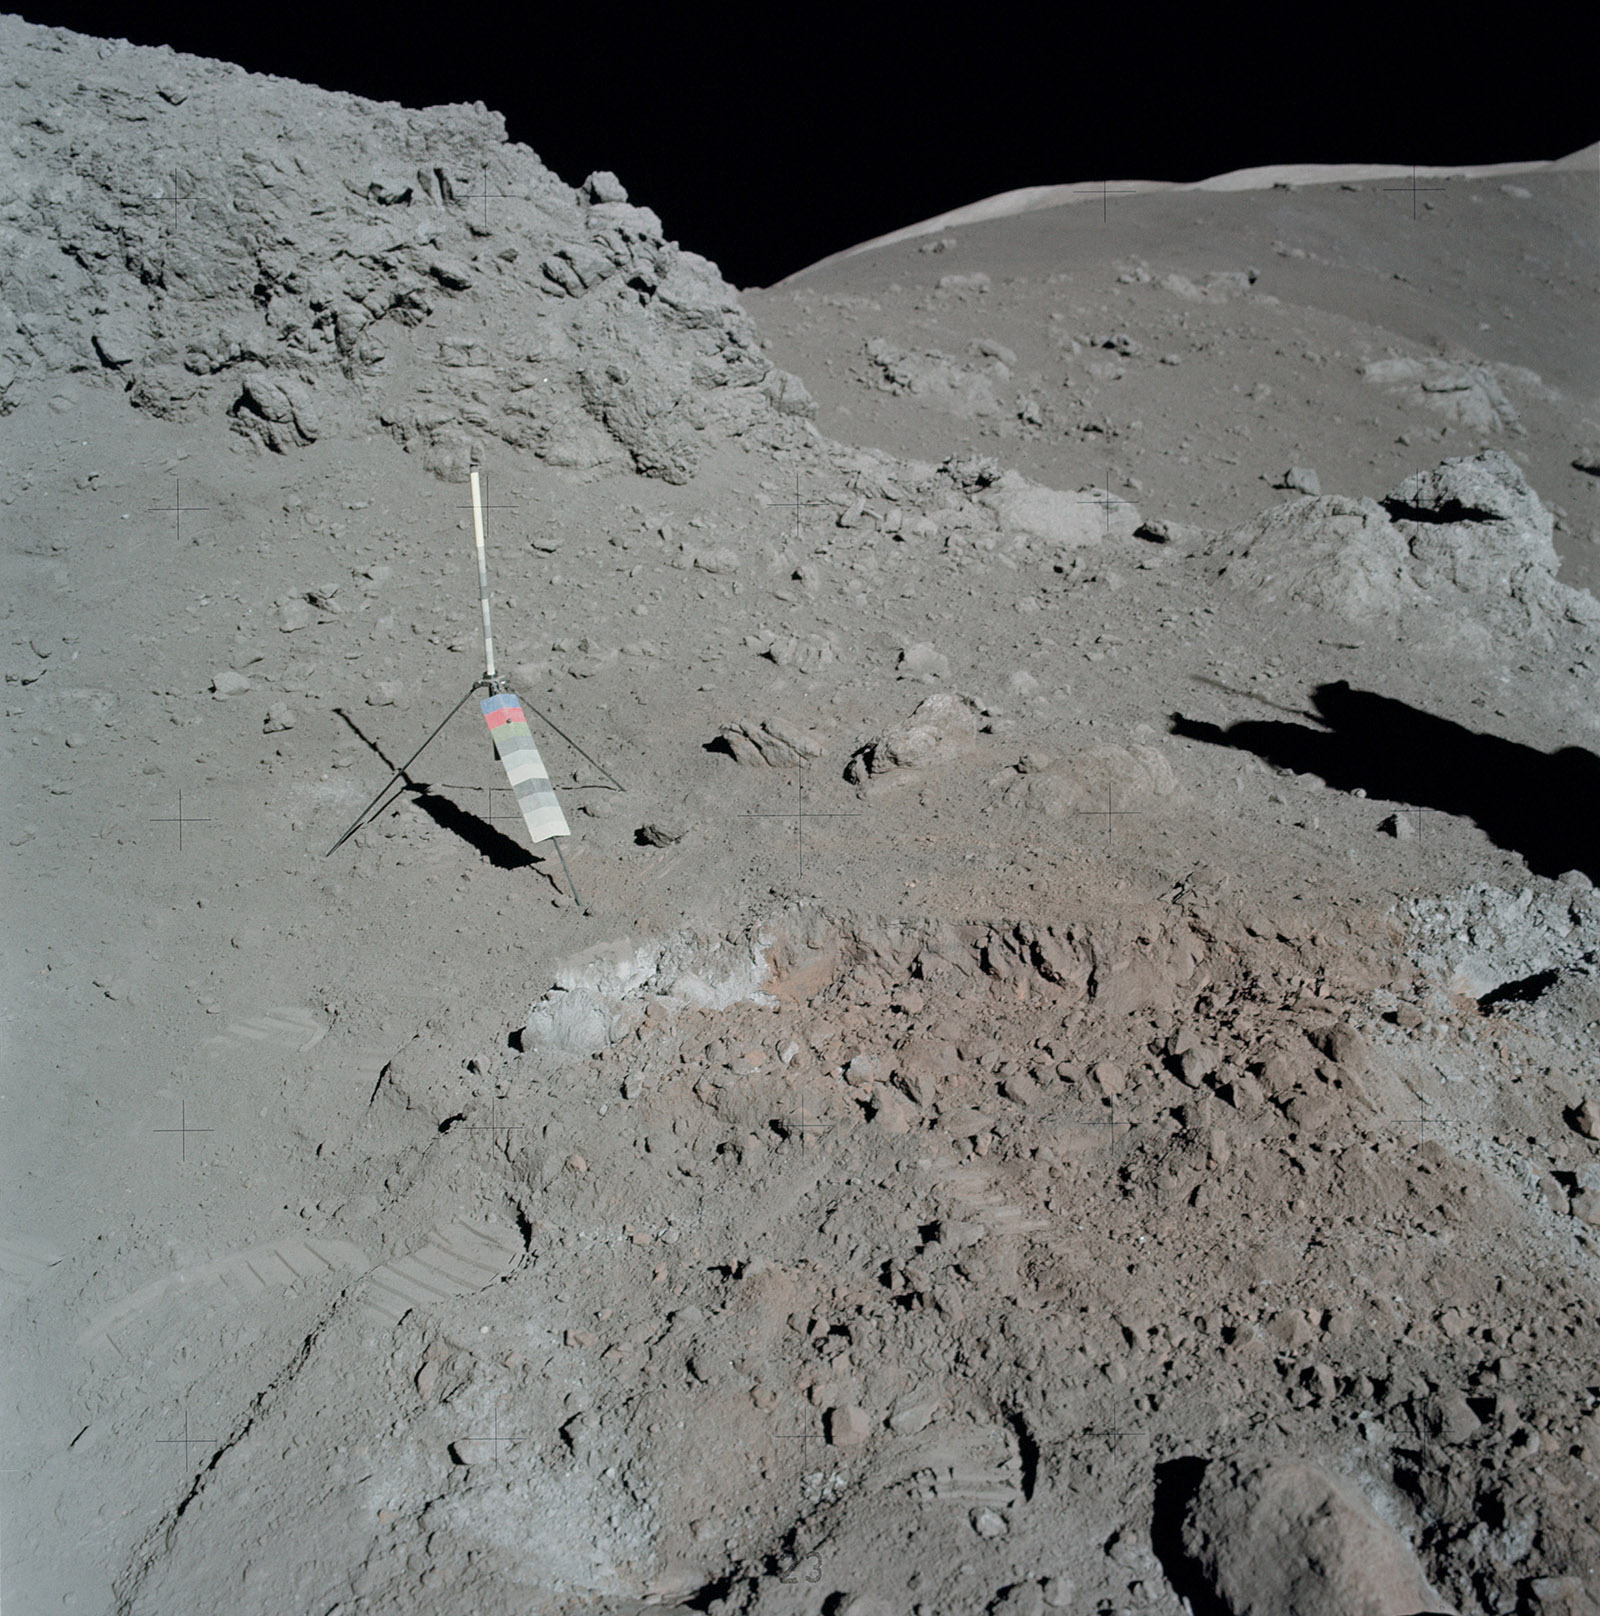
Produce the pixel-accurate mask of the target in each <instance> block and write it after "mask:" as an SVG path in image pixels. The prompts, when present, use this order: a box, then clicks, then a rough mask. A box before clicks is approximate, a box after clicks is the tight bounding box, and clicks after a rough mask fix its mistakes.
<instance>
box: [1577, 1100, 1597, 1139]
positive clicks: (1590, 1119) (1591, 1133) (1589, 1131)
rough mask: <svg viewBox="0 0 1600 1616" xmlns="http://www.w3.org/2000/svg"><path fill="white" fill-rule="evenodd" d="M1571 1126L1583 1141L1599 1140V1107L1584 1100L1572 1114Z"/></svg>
mask: <svg viewBox="0 0 1600 1616" xmlns="http://www.w3.org/2000/svg"><path fill="white" fill-rule="evenodd" d="M1572 1126H1573V1127H1574V1128H1576V1129H1577V1130H1578V1132H1579V1133H1581V1134H1582V1135H1583V1137H1584V1138H1585V1139H1600V1107H1597V1106H1596V1105H1595V1103H1594V1101H1593V1100H1591V1099H1585V1100H1584V1102H1583V1104H1582V1105H1580V1106H1579V1107H1578V1109H1577V1110H1576V1111H1574V1112H1573V1114H1572Z"/></svg>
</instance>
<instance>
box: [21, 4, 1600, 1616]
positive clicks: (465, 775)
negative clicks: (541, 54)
mask: <svg viewBox="0 0 1600 1616" xmlns="http://www.w3.org/2000/svg"><path fill="white" fill-rule="evenodd" d="M0 60H3V61H4V63H5V68H4V75H3V79H4V82H3V83H0V117H3V122H4V128H5V147H4V150H3V153H0V468H3V475H0V531H3V534H4V546H3V552H0V553H3V558H4V560H3V564H4V573H5V578H4V591H3V602H4V603H3V608H0V610H3V615H4V621H5V629H6V632H5V635H4V672H5V703H6V707H5V736H4V741H3V746H4V753H5V804H6V816H5V842H6V853H7V858H6V868H7V880H6V913H7V927H6V940H7V977H6V985H7V992H6V1018H7V1019H6V1033H7V1037H6V1053H7V1071H6V1078H5V1084H4V1092H3V1098H4V1105H5V1128H4V1136H5V1175H6V1192H5V1198H4V1207H3V1216H0V1296H3V1315H0V1345H3V1358H0V1361H3V1363H4V1383H5V1399H4V1423H3V1429H0V1599H3V1602H4V1606H5V1609H6V1611H7V1612H8V1613H10V1612H11V1611H15V1612H17V1613H18V1616H34V1613H36V1612H44V1611H56V1610H62V1609H69V1610H75V1611H79V1612H90V1613H94V1616H102V1613H104V1616H110V1613H116V1616H191V1613H199V1612H213V1611H215V1612H228V1613H232V1616H291V1613H293V1616H513V1613H517V1616H521V1613H526V1612H533V1611H538V1612H550V1613H563V1616H565V1613H578V1612H607V1613H612V1616H625V1613H634V1612H638V1611H641V1610H645V1609H679V1610H686V1611H700V1612H706V1613H716V1616H733V1613H739V1616H822V1613H827V1616H901V1613H904V1616H969V1613H985V1616H986V1613H996V1616H1042V1613H1044V1612H1046V1611H1050V1612H1055V1611H1068V1612H1082V1613H1095V1616H1100V1613H1112V1612H1117V1613H1121V1612H1152V1613H1157V1616H1178V1613H1180V1612H1187V1613H1189V1616H1219V1613H1221V1616H1227V1613H1231V1616H1267V1613H1269V1612H1270V1613H1272V1616H1353V1613H1361V1616H1425V1613H1442V1612H1451V1613H1455V1616H1479V1613H1483V1616H1595V1613H1596V1612H1600V1373H1597V1370H1596V1360H1597V1341H1600V1338H1597V1321H1600V1071H1597V1049H1600V894H1597V892H1596V887H1595V883H1596V881H1597V880H1600V830H1597V827H1600V708H1597V704H1596V695H1597V690H1600V604H1597V602H1596V598H1595V594H1594V590H1595V589H1596V587H1597V580H1600V347H1597V345H1596V343H1595V340H1594V333H1595V330H1596V314H1597V301H1600V299H1597V292H1600V284H1597V280H1596V270H1595V262H1596V261H1595V256H1594V243H1595V240H1596V234H1597V226H1600V187H1597V161H1600V152H1597V149H1596V148H1593V147H1591V148H1589V149H1588V150H1587V151H1584V152H1581V153H1577V154H1575V155H1572V156H1568V157H1560V156H1559V154H1545V156H1546V157H1554V158H1555V159H1556V160H1538V161H1534V160H1529V161H1526V162H1507V163H1505V164H1501V165H1497V166H1496V167H1494V168H1491V169H1479V170H1470V171H1469V170H1463V169H1454V170H1449V169H1433V170H1412V169H1411V168H1409V167H1406V166H1401V165H1395V166H1393V167H1386V168H1367V169H1361V170H1355V169H1349V170H1344V169H1339V170H1306V169H1288V170H1279V171H1264V172H1260V173H1256V174H1247V175H1239V176H1222V177H1220V178H1219V179H1217V180H1216V181H1211V182H1207V183H1206V184H1203V185H1199V186H1169V185H1156V184H1144V183H1132V182H1130V183H1126V184H1123V183H1117V182H1107V183H1106V184H1104V185H1098V184H1096V185H1091V184H1090V183H1089V182H1087V181H1085V182H1084V183H1083V184H1082V185H1081V186H1080V185H1077V184H1069V183H1064V184H1063V185H1062V186H1061V187H1058V188H1054V189H1052V190H1049V191H1043V192H1030V193H1022V194H1013V195H1010V196H1007V197H1001V198H996V199H992V200H991V201H990V202H988V203H983V204H979V205H978V206H976V207H974V208H971V209H966V210H963V211H962V212H961V213H960V214H959V215H955V216H949V217H946V218H944V219H942V220H934V221H929V223H928V224H927V225H926V226H925V227H918V228H915V229H913V230H910V231H902V232H897V233H895V234H894V235H893V236H890V237H887V238H884V239H883V240H881V241H878V242H872V243H867V244H864V245H863V246H862V247H861V248H859V249H857V250H854V251H852V252H850V253H846V254H841V255H839V256H837V257H835V258H833V259H830V260H828V261H827V262H825V263H822V264H818V265H815V266H812V267H810V268H802V269H798V270H797V272H796V273H795V274H793V275H791V276H790V277H789V278H788V279H786V280H784V281H783V282H781V283H780V284H778V285H775V286H772V287H769V288H766V289H763V290H753V291H745V292H740V291H737V290H735V289H734V288H733V287H731V286H729V285H728V284H727V283H726V282H725V281H724V280H723V278H722V276H721V274H720V273H719V271H718V270H717V268H716V266H715V265H714V264H712V263H710V262H709V261H707V260H706V259H704V258H701V257H699V256H697V255H696V254H695V253H693V252H691V251H688V250H686V249H685V248H683V247H680V246H679V245H677V244H675V243H674V242H673V241H672V240H671V239H670V238H669V236H668V234H667V228H668V227H667V226H664V225H663V222H662V221H661V220H660V219H658V218H657V216H656V215H655V214H654V213H653V212H652V211H651V208H650V200H651V199H650V198H649V197H647V196H631V195H630V194H629V191H628V189H627V180H628V176H627V175H626V174H622V175H615V174H611V173H596V174H592V175H589V176H588V177H586V178H584V179H582V181H581V183H579V184H576V185H574V184H570V183H568V181H567V179H563V178H560V177H558V176H556V175H555V174H553V173H551V172H550V171H549V170H548V169H546V168H545V167H544V166H543V165H542V164H541V162H540V161H539V159H538V157H537V156H536V155H535V154H534V153H533V152H532V151H530V150H529V149H527V148H526V147H524V146H519V145H515V144H512V143H509V142H508V141H507V139H506V136H505V129H504V124H503V121H502V119H501V118H500V116H499V115H498V114H497V113H495V112H494V111H491V110H488V109H486V108H485V107H483V106H481V105H479V106H448V107H432V108H428V109H425V110H411V109H407V108H403V107H400V106H397V105H394V104H380V103H375V102H370V101H364V100H361V99H359V98H356V97H353V96H349V95H342V94H331V93H327V92H324V91H322V90H319V89H315V88H311V87H307V86H304V85H300V84H296V83H292V82H289V81H286V80H280V79H271V78H265V77H258V76H253V75H251V74H248V73H246V72H244V71H243V70H241V69H239V68H235V67H230V66H228V65H226V64H222V63H218V62H211V61H203V60H200V59H197V58H193V57H186V56H180V55H177V54H174V53H172V52H170V51H166V50H153V49H145V48H134V47H131V46H127V45H124V44H120V43H117V42H108V41H100V40H95V39H91V38H86V37H83V36H79V35H74V34H69V33H65V32H62V31H59V30H53V29H45V28H38V27H34V26H31V25H29V24H26V23H24V22H22V21H19V20H17V19H14V18H5V19H0ZM1517 155H1518V154H1516V153H1510V154H1508V156H1510V157H1516V156H1517ZM1070 178H1071V177H1070V176H1066V177H1065V179H1067V180H1070ZM474 473H476V476H477V481H478V485H479V487H480V489H481V501H480V503H481V506H482V518H483V522H484V529H485V553H486V561H487V575H488V581H489V585H490V592H491V604H492V610H493V629H494V637H495V653H496V658H497V663H496V676H497V679H499V680H500V681H502V682H503V687H504V691H505V692H515V694H516V695H517V696H518V697H520V700H521V706H522V710H523V711H524V713H525V715H526V718H527V721H528V725H529V730H530V733H531V735H532V738H533V740H534V742H535V743H536V744H537V746H538V748H539V751H540V753H541V754H542V758H543V761H544V764H545V766H546V767H547V768H548V772H549V777H550V780H551V783H552V785H553V787H554V792H555V797H556V800H557V802H558V803H559V805H560V807H561V809H562V811H563V813H564V815H565V818H566V821H567V825H568V828H569V829H570V835H568V836H566V837H564V838H562V839H560V841H559V842H555V841H549V840H547V841H543V842H539V843H533V842H532V841H531V840H530V838H529V835H528V832H527V829H526V827H525V825H524V823H523V819H522V817H521V815H520V814H519V812H518V798H517V796H516V794H515V793H514V792H513V791H512V790H511V789H510V788H509V787H508V782H507V774H506V772H505V770H503V769H502V766H501V763H500V761H499V759H498V758H497V756H496V751H495V746H494V744H493V742H492V741H491V737H490V732H489V731H488V730H487V729H486V728H485V727H484V726H483V723H482V716H481V714H480V711H479V705H478V704H479V701H480V700H481V699H483V698H484V697H485V696H486V695H487V694H489V692H488V691H487V690H486V689H485V688H484V686H483V684H482V679H483V676H484V674H485V673H486V671H487V669H486V658H485V648H484V642H483V636H482V630H483V620H482V616H481V611H480V601H479V588H478V563H477V557H476V547H475V527H474V521H475V518H474V513H473V509H472V489H471V483H470V481H469V479H470V478H471V476H472V475H473V474H474ZM441 726H442V727H441ZM435 732H437V733H435ZM425 743H426V744H425ZM419 748H421V751H420V753H419V751H418V749H419ZM352 825H355V826H356V828H355V829H354V831H353V833H352V834H349V835H348V836H346V832H347V831H348V830H350V828H351V827H352ZM558 855H559V856H558Z"/></svg>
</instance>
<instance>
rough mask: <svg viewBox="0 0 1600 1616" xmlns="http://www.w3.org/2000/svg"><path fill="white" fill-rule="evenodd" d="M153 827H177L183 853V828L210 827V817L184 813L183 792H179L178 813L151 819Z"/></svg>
mask: <svg viewBox="0 0 1600 1616" xmlns="http://www.w3.org/2000/svg"><path fill="white" fill-rule="evenodd" d="M150 823H151V824H152V825H176V826H177V827H178V851H179V852H180V853H181V852H182V851H183V827H184V826H185V825H209V824H210V823H211V819H210V816H209V815H207V814H186V813H184V811H183V792H182V791H181V790H180V791H179V792H178V811H177V813H175V814H157V815H156V816H155V817H154V818H152V819H151V821H150Z"/></svg>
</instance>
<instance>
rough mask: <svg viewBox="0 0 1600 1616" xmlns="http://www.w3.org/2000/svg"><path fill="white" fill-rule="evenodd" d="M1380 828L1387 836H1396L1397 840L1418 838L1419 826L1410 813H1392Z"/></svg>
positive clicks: (1406, 840) (1405, 840) (1403, 840)
mask: <svg viewBox="0 0 1600 1616" xmlns="http://www.w3.org/2000/svg"><path fill="white" fill-rule="evenodd" d="M1378 829H1379V830H1380V831H1382V832H1383V834H1384V835H1385V836H1392V837H1394V839H1395V840H1396V841H1397V842H1414V841H1416V839H1417V827H1416V825H1415V824H1413V823H1412V820H1411V816H1410V815H1409V814H1390V815H1389V817H1388V818H1387V819H1386V820H1384V822H1383V823H1382V824H1381V825H1379V826H1378Z"/></svg>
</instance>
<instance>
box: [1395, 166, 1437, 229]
mask: <svg viewBox="0 0 1600 1616" xmlns="http://www.w3.org/2000/svg"><path fill="white" fill-rule="evenodd" d="M1382 189H1383V190H1385V191H1409V192H1410V193H1411V217H1412V218H1413V219H1415V218H1416V217H1417V198H1418V196H1420V195H1423V194H1425V193H1426V192H1429V191H1436V192H1439V193H1440V194H1442V193H1443V191H1444V186H1442V185H1418V184H1417V165H1416V164H1415V163H1413V164H1412V165H1411V180H1410V183H1409V184H1406V185H1385V186H1383V187H1382Z"/></svg>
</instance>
